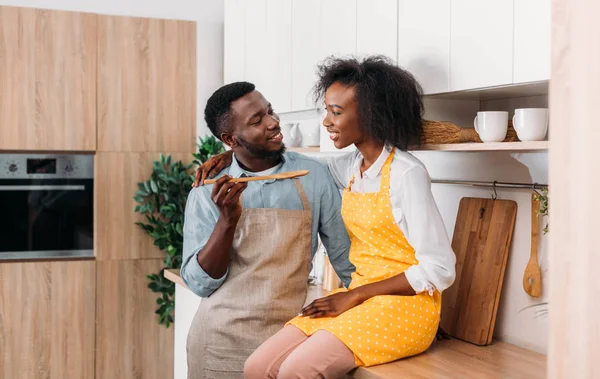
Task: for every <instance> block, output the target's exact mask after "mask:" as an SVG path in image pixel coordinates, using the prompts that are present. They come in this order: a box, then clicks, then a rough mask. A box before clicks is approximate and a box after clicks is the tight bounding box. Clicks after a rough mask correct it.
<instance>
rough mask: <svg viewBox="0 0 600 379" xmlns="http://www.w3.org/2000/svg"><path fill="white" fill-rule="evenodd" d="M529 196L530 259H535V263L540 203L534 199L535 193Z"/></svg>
mask: <svg viewBox="0 0 600 379" xmlns="http://www.w3.org/2000/svg"><path fill="white" fill-rule="evenodd" d="M531 196H532V197H531V205H532V206H531V257H535V260H536V261H537V254H538V252H537V251H538V235H539V229H540V221H539V218H540V215H539V211H540V201H539V200H537V199H536V194H535V192H534V193H533V194H532V195H531Z"/></svg>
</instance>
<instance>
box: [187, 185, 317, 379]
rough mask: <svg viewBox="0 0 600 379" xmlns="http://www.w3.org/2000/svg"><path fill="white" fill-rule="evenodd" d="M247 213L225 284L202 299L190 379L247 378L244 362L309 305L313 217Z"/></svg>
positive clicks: (190, 347)
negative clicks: (308, 291)
mask: <svg viewBox="0 0 600 379" xmlns="http://www.w3.org/2000/svg"><path fill="white" fill-rule="evenodd" d="M294 183H295V184H296V188H297V190H298V194H299V195H300V198H301V200H302V205H303V207H304V210H287V209H274V208H252V209H248V208H244V209H243V210H242V215H241V217H240V220H239V222H238V224H237V228H236V231H235V236H234V239H233V248H232V252H231V260H230V262H229V271H228V275H227V279H226V280H225V282H224V283H223V285H222V286H221V287H220V288H219V289H217V290H216V291H215V292H214V293H213V294H212V295H211V296H210V297H208V298H203V299H202V301H201V302H200V306H199V307H198V311H197V312H196V315H195V316H194V320H193V321H192V325H191V327H190V331H189V334H188V338H187V362H188V379H205V378H210V379H234V378H235V379H238V378H243V369H244V362H245V361H246V359H247V358H248V357H249V356H250V354H252V352H253V351H254V350H256V348H257V347H258V346H259V345H260V344H261V343H263V342H264V341H265V340H267V339H268V338H269V337H271V336H272V335H273V334H275V333H276V332H278V331H279V330H280V329H281V328H282V327H283V326H284V324H285V323H286V322H288V321H289V320H291V319H292V318H294V317H295V316H296V315H297V314H298V312H299V311H300V309H302V306H303V305H304V301H305V300H306V295H307V290H308V283H307V281H308V274H309V273H310V263H311V225H312V213H311V210H310V205H309V203H308V198H307V197H306V193H305V192H304V189H303V187H302V184H300V181H299V180H298V179H294Z"/></svg>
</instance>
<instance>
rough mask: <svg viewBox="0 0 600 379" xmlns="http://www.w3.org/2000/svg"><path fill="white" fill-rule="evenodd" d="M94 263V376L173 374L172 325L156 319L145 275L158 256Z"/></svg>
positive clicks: (133, 378) (154, 378) (152, 378)
mask: <svg viewBox="0 0 600 379" xmlns="http://www.w3.org/2000/svg"><path fill="white" fill-rule="evenodd" d="M97 265H98V266H97V267H98V272H97V275H98V303H97V304H98V306H97V309H98V313H97V329H96V351H97V354H96V378H127V379H165V378H172V377H173V359H174V357H173V351H174V350H173V349H174V334H173V327H172V326H171V327H170V328H168V329H167V328H166V327H165V326H164V325H159V324H158V316H157V315H156V314H155V313H154V311H155V309H156V307H157V305H156V297H157V294H156V293H153V292H152V291H150V289H148V279H147V278H146V275H148V274H153V273H158V272H159V270H160V269H161V267H163V261H162V259H150V260H130V261H104V262H97Z"/></svg>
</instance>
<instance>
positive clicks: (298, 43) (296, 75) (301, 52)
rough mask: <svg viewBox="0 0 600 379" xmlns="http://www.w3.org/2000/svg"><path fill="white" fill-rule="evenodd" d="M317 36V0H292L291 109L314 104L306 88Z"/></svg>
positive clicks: (316, 58)
mask: <svg viewBox="0 0 600 379" xmlns="http://www.w3.org/2000/svg"><path fill="white" fill-rule="evenodd" d="M321 38H322V36H321V0H292V41H291V44H292V72H291V76H292V110H295V111H298V110H305V109H312V108H314V105H313V101H312V97H311V96H310V95H311V94H310V92H311V89H312V86H313V85H314V83H315V81H316V75H315V70H316V65H317V62H319V60H320V59H321V54H320V49H319V47H320V43H321Z"/></svg>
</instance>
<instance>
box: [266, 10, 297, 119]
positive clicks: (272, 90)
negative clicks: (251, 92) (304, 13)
mask: <svg viewBox="0 0 600 379" xmlns="http://www.w3.org/2000/svg"><path fill="white" fill-rule="evenodd" d="M266 5H267V9H266V28H267V32H266V33H267V38H266V40H265V41H263V44H262V50H261V51H262V52H263V53H264V54H265V55H266V59H264V58H263V63H264V64H263V70H265V75H264V77H263V80H264V85H265V87H264V89H263V90H264V92H263V93H264V95H265V97H266V98H267V100H269V101H270V102H271V104H272V105H273V108H274V109H275V112H289V111H290V110H291V109H292V75H291V74H292V0H266ZM259 90H260V89H259Z"/></svg>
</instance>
